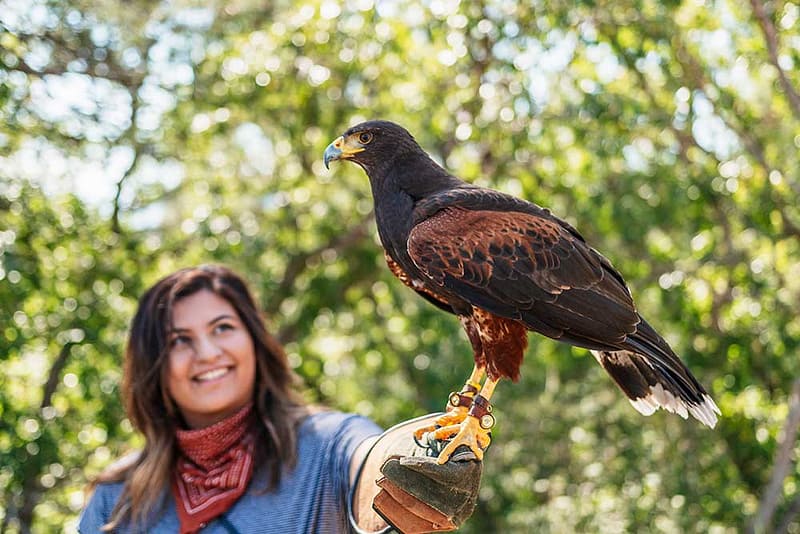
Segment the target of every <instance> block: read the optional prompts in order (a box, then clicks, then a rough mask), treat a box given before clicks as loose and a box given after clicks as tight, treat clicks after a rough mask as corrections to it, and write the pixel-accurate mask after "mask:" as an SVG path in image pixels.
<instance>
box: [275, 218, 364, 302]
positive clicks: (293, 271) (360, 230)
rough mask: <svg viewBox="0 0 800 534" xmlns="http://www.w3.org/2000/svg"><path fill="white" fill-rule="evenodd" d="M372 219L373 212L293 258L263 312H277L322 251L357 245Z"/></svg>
mask: <svg viewBox="0 0 800 534" xmlns="http://www.w3.org/2000/svg"><path fill="white" fill-rule="evenodd" d="M373 217H374V212H373V213H372V214H370V215H369V216H367V217H364V219H362V220H361V221H360V222H359V223H358V224H356V225H355V226H353V227H352V228H350V230H348V231H347V232H346V233H343V234H339V235H337V236H336V237H334V238H333V239H331V240H330V241H328V242H327V243H325V244H323V245H320V246H319V247H317V248H315V249H313V250H309V251H306V252H301V253H299V254H297V255H295V256H293V257H292V258H291V259H290V260H289V263H288V264H287V265H286V269H284V271H283V278H282V279H281V283H280V284H279V285H278V287H277V288H276V290H275V291H273V292H272V296H271V298H270V302H269V305H268V306H267V307H265V310H264V312H265V313H266V314H267V315H268V316H270V315H273V314H275V313H276V312H277V311H278V309H279V308H280V305H281V303H282V302H283V301H284V299H286V297H287V296H289V294H290V293H291V292H292V287H293V286H294V283H295V280H297V277H299V276H300V275H301V274H302V273H303V272H304V271H305V270H306V265H307V264H308V261H309V260H310V259H313V258H316V257H318V256H320V255H321V254H322V253H323V252H324V251H326V250H328V249H331V248H332V249H336V250H342V249H345V248H348V247H350V246H352V245H353V244H354V243H357V242H358V241H360V240H361V239H363V238H364V237H365V236H366V235H367V225H368V224H370V223H371V221H372V219H373Z"/></svg>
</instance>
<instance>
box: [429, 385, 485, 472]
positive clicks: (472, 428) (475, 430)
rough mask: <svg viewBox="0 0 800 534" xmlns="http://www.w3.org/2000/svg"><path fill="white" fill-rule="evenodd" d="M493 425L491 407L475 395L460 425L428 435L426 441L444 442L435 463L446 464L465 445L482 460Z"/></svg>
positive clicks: (446, 427) (445, 427)
mask: <svg viewBox="0 0 800 534" xmlns="http://www.w3.org/2000/svg"><path fill="white" fill-rule="evenodd" d="M494 423H495V418H494V415H492V405H491V404H489V401H488V400H486V399H485V398H484V397H482V396H480V395H477V396H476V397H475V399H474V401H473V403H472V406H471V407H470V409H469V412H468V413H467V416H466V417H465V418H464V419H463V421H461V423H459V424H453V425H448V426H443V427H442V428H439V429H436V430H434V431H433V432H432V434H430V435H429V437H428V441H431V440H436V441H438V442H441V443H444V442H446V445H445V447H444V448H443V449H442V450H441V452H440V453H439V455H438V457H437V458H436V462H437V463H439V464H444V463H447V460H449V459H450V456H451V455H452V454H453V452H455V450H456V449H457V448H458V447H460V446H461V445H466V446H467V447H468V448H469V449H470V450H471V451H472V452H473V454H475V456H476V457H477V459H478V460H482V459H483V451H485V450H486V449H487V448H488V447H489V445H490V444H491V442H492V434H491V429H492V427H493V426H494Z"/></svg>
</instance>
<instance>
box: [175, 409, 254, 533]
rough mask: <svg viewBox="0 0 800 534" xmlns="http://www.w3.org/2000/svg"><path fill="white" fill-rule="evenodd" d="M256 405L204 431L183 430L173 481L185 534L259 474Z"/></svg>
mask: <svg viewBox="0 0 800 534" xmlns="http://www.w3.org/2000/svg"><path fill="white" fill-rule="evenodd" d="M252 412H253V404H252V403H249V404H247V405H246V406H245V407H244V408H242V409H241V410H239V411H238V412H236V413H235V414H233V415H231V416H230V417H228V418H227V419H223V420H222V421H220V422H218V423H215V424H213V425H211V426H209V427H206V428H201V429H198V430H178V431H176V438H177V444H178V449H179V453H178V463H177V470H176V472H175V476H174V477H173V481H172V493H173V495H174V496H175V502H176V504H177V506H176V508H177V510H178V519H179V520H180V525H181V529H180V532H181V534H188V533H193V532H198V531H199V530H200V529H201V528H203V527H205V526H206V524H207V523H208V522H209V521H211V520H212V519H214V518H216V517H217V516H219V515H221V514H223V513H225V512H226V511H227V510H228V509H229V508H230V507H231V506H233V503H235V502H236V500H237V499H238V498H239V497H241V496H242V494H243V493H244V492H245V490H246V489H247V485H248V484H249V483H250V477H251V476H252V475H253V451H254V448H255V436H254V432H253V419H252V417H251V414H252Z"/></svg>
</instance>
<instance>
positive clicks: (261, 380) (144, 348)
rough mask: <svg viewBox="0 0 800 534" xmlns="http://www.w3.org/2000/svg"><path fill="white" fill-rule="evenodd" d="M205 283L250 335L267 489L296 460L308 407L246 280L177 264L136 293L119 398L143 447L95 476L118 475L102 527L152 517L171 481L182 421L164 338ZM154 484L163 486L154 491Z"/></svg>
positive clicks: (259, 460) (260, 462)
mask: <svg viewBox="0 0 800 534" xmlns="http://www.w3.org/2000/svg"><path fill="white" fill-rule="evenodd" d="M201 290H209V291H212V292H213V293H215V294H216V295H218V296H220V297H222V298H224V299H225V300H227V301H228V302H229V303H230V304H231V305H232V306H233V307H234V309H235V310H236V311H237V313H238V314H239V317H240V319H241V320H242V322H243V323H244V325H245V326H246V327H247V330H248V331H249V333H250V335H251V336H252V338H253V344H254V346H255V354H256V379H255V380H256V383H255V391H254V394H253V395H254V398H253V405H254V411H255V413H256V414H257V416H258V424H257V432H258V433H259V434H260V435H259V436H258V438H257V440H256V443H257V448H256V465H257V466H259V467H258V469H263V470H265V471H266V476H267V478H266V480H267V486H266V487H265V488H264V489H265V490H269V489H272V488H274V487H275V486H277V484H278V483H279V482H280V477H281V470H282V469H283V468H286V467H288V468H291V467H294V465H295V464H296V461H297V457H296V452H297V451H296V443H297V435H296V430H297V425H298V424H299V422H300V421H301V420H302V419H303V417H305V415H307V414H308V408H307V407H306V405H305V403H304V401H303V400H302V398H301V397H300V395H299V394H298V393H297V392H296V390H295V385H296V383H297V379H296V376H295V374H294V373H293V372H292V370H291V368H290V366H289V364H288V362H287V359H286V354H285V353H284V351H283V348H282V347H281V345H280V343H278V341H277V340H276V339H275V338H274V337H273V336H272V335H271V334H270V333H269V332H267V330H266V327H265V325H264V320H263V318H262V316H261V313H260V312H259V310H258V307H257V306H256V303H255V300H254V299H253V296H252V294H251V293H250V290H249V289H248V288H247V285H246V284H245V282H244V281H243V280H242V279H241V278H240V277H239V276H238V275H237V274H235V273H234V272H233V271H231V270H230V269H228V268H226V267H222V266H218V265H202V266H199V267H192V268H187V269H182V270H180V271H177V272H175V273H173V274H171V275H169V276H167V277H166V278H163V279H162V280H160V281H159V282H157V283H156V284H155V285H154V286H153V287H151V288H150V289H149V290H147V292H145V294H144V295H142V297H141V299H140V300H139V307H138V310H137V311H136V315H135V316H134V318H133V321H132V323H131V330H130V335H129V338H128V346H127V349H126V351H125V364H124V376H123V381H122V398H123V403H124V405H125V410H126V412H127V414H128V417H129V418H130V420H131V422H132V423H133V426H134V427H135V428H136V429H137V430H138V431H139V432H141V433H142V434H143V435H144V437H145V445H144V449H143V450H142V451H141V453H140V454H139V455H138V456H137V457H136V458H135V460H133V461H132V462H126V463H127V465H122V466H120V467H117V468H114V467H113V466H112V468H110V469H109V470H107V471H106V472H105V473H103V474H102V475H101V476H100V477H98V479H97V481H95V483H97V482H112V481H124V487H123V491H122V494H121V496H120V499H119V501H118V502H117V505H116V506H115V508H114V510H113V512H112V516H111V519H110V521H109V523H108V524H107V525H105V527H104V528H105V529H106V530H111V529H113V528H115V527H117V526H119V525H121V524H123V523H126V522H130V523H132V524H134V525H137V526H145V524H146V523H147V522H148V521H149V520H152V519H153V516H154V515H155V514H156V512H157V511H158V509H159V507H160V505H161V504H162V503H163V502H164V496H165V493H166V492H167V491H168V489H169V487H170V480H171V477H172V475H173V468H174V465H175V462H176V454H177V453H176V447H175V429H176V428H177V427H178V426H179V425H181V416H180V413H179V411H178V408H177V406H175V404H174V402H173V401H172V399H171V398H170V396H169V394H168V392H167V388H166V385H165V384H166V380H165V377H166V373H167V363H168V352H169V346H168V339H169V332H170V328H171V325H172V309H173V306H174V304H175V302H177V301H178V300H180V299H182V298H184V297H187V296H189V295H192V294H194V293H196V292H198V291H201ZM154 488H160V490H161V491H154V490H153V489H154Z"/></svg>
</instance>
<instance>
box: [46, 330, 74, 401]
mask: <svg viewBox="0 0 800 534" xmlns="http://www.w3.org/2000/svg"><path fill="white" fill-rule="evenodd" d="M74 344H75V343H72V342H68V343H65V344H64V346H63V347H61V351H59V353H58V356H57V357H56V359H55V361H54V362H53V365H52V366H50V373H49V374H48V376H47V382H45V384H44V390H43V393H42V402H41V403H40V404H39V408H40V409H42V408H47V407H48V406H52V404H53V395H54V394H55V392H56V389H57V388H58V382H59V379H60V378H61V371H63V370H64V367H66V365H67V360H68V359H69V355H70V352H71V350H72V346H73V345H74Z"/></svg>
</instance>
